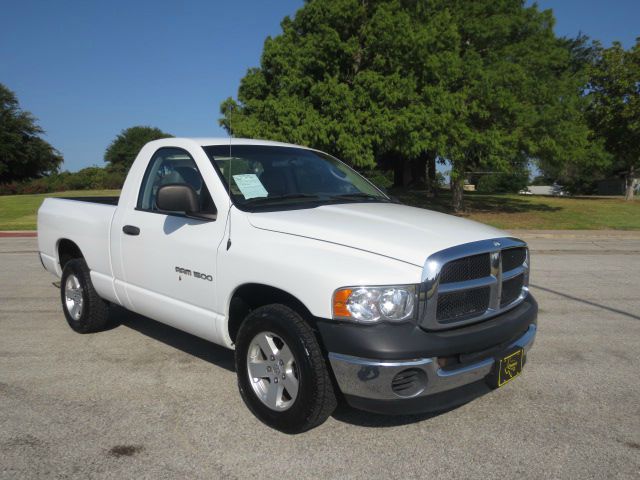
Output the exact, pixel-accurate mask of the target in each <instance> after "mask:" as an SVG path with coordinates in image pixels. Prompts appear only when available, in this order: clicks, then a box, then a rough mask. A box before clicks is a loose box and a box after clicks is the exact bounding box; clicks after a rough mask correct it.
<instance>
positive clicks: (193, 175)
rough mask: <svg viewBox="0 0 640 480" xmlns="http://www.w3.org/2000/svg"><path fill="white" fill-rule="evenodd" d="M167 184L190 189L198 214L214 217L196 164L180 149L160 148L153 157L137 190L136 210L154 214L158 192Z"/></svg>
mask: <svg viewBox="0 0 640 480" xmlns="http://www.w3.org/2000/svg"><path fill="white" fill-rule="evenodd" d="M170 184H174V185H175V184H184V185H188V186H190V187H191V188H193V190H194V191H195V192H196V194H197V196H198V202H199V204H200V211H201V212H202V213H216V207H215V205H214V203H213V200H212V198H211V195H210V194H209V190H207V186H206V185H205V183H204V180H203V178H202V175H201V174H200V171H199V170H198V167H197V166H196V162H195V161H194V160H193V158H191V155H189V154H188V153H187V152H186V151H185V150H182V149H180V148H161V149H160V150H158V151H157V152H156V153H155V154H154V155H153V157H152V158H151V161H150V162H149V166H148V167H147V171H146V172H145V174H144V178H143V179H142V185H141V186H140V194H139V195H138V205H137V207H138V210H146V211H150V212H158V211H159V209H158V206H157V205H156V198H157V196H158V189H159V188H160V187H162V186H163V185H170Z"/></svg>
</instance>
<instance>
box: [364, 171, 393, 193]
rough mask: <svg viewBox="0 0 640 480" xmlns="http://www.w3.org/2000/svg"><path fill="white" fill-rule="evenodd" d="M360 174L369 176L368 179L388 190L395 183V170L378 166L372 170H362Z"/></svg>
mask: <svg viewBox="0 0 640 480" xmlns="http://www.w3.org/2000/svg"><path fill="white" fill-rule="evenodd" d="M360 174H362V175H364V176H365V177H367V179H369V181H370V182H371V183H373V184H374V185H375V186H376V187H378V188H382V189H385V190H386V189H387V188H390V187H391V186H392V185H393V172H390V171H384V170H380V169H378V168H376V169H372V170H363V171H360Z"/></svg>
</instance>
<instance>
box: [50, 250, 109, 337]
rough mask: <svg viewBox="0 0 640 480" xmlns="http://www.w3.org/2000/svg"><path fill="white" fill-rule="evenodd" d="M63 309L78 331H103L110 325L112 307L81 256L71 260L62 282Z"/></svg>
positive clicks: (68, 320) (74, 328)
mask: <svg viewBox="0 0 640 480" xmlns="http://www.w3.org/2000/svg"><path fill="white" fill-rule="evenodd" d="M60 297H61V300H62V310H63V311H64V316H65V317H66V319H67V323H68V324H69V326H70V327H71V328H72V329H73V330H74V331H76V332H78V333H91V332H97V331H99V330H102V329H104V328H105V326H106V325H107V321H108V315H109V309H108V306H107V302H105V301H104V300H102V298H100V296H99V295H98V293H97V292H96V290H95V289H94V288H93V283H91V275H90V273H89V267H88V266H87V263H86V262H85V261H84V259H82V258H76V259H73V260H69V261H68V262H67V263H66V264H65V266H64V269H63V271H62V278H61V281H60Z"/></svg>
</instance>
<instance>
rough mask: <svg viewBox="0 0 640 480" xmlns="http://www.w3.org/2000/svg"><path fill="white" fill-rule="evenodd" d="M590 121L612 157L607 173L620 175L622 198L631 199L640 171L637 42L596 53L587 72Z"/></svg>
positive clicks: (639, 56) (639, 47) (639, 59)
mask: <svg viewBox="0 0 640 480" xmlns="http://www.w3.org/2000/svg"><path fill="white" fill-rule="evenodd" d="M588 96H589V99H590V100H591V103H590V109H589V117H590V120H591V124H592V127H593V129H594V131H595V132H596V133H597V134H598V135H599V136H600V137H601V138H602V139H603V140H604V144H605V147H606V149H607V150H608V151H609V152H610V153H611V155H612V163H611V167H610V169H611V170H612V171H613V172H620V171H623V172H624V175H625V179H626V181H625V183H626V189H625V198H626V199H627V200H631V199H632V198H633V187H634V185H633V181H634V178H635V176H636V172H637V171H638V169H640V38H638V39H637V40H636V44H635V45H634V46H633V47H631V48H630V49H629V50H626V51H625V50H624V48H622V45H621V44H620V43H618V42H615V43H614V44H613V46H612V47H611V48H607V49H602V48H600V49H599V51H598V56H597V59H596V61H595V62H594V64H593V67H592V68H591V70H590V81H589V94H588Z"/></svg>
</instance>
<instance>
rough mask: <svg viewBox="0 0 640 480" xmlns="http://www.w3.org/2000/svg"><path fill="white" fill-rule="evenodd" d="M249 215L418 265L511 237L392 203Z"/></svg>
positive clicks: (258, 223)
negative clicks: (464, 246)
mask: <svg viewBox="0 0 640 480" xmlns="http://www.w3.org/2000/svg"><path fill="white" fill-rule="evenodd" d="M248 217H249V222H250V223H251V225H253V226H254V227H256V228H260V229H263V230H270V231H273V232H280V233H286V234H290V235H298V236H301V237H307V238H313V239H316V240H321V241H325V242H331V243H337V244H340V245H344V246H347V247H351V248H357V249H359V250H365V251H368V252H372V253H375V254H378V255H384V256H385V257H391V258H395V259H397V260H401V261H403V262H407V263H411V264H413V265H417V266H419V267H422V266H423V265H424V262H425V260H426V259H427V257H428V256H429V255H431V254H432V253H435V252H437V251H440V250H443V249H445V248H449V247H453V246H455V245H460V244H463V243H469V242H475V241H477V240H487V239H490V238H497V237H505V236H509V235H508V234H506V233H505V232H503V231H501V230H498V229H495V228H493V227H489V226H487V225H483V224H481V223H477V222H474V221H471V220H466V219H463V218H459V217H454V216H452V215H445V214H443V213H438V212H433V211H431V210H424V209H422V208H415V207H408V206H406V205H398V204H395V203H346V204H340V205H325V206H321V207H317V208H308V209H299V210H287V211H280V212H260V213H251V214H248Z"/></svg>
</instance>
